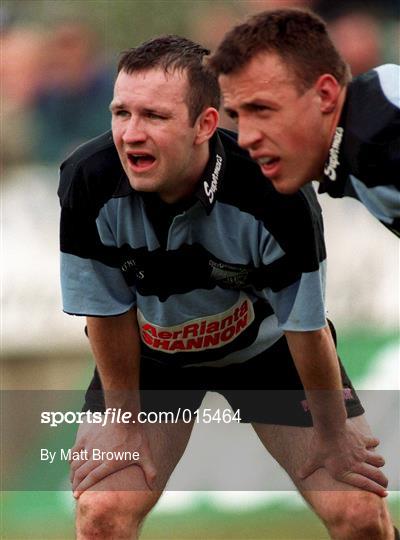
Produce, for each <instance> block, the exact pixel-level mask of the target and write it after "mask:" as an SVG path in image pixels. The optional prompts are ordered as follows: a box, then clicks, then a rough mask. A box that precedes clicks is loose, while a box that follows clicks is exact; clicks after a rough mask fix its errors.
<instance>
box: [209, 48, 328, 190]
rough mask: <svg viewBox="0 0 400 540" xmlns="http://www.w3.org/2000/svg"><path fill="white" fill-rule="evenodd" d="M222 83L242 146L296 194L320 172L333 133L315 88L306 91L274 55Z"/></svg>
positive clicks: (279, 184)
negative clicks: (302, 90) (303, 90)
mask: <svg viewBox="0 0 400 540" xmlns="http://www.w3.org/2000/svg"><path fill="white" fill-rule="evenodd" d="M219 82H220V86H221V90H222V95H223V99H224V106H225V109H226V111H227V113H228V114H229V116H231V117H232V118H234V119H235V120H236V121H237V123H238V130H239V144H240V146H242V147H243V148H246V149H247V150H248V151H249V152H250V155H251V156H252V158H253V159H255V160H257V161H258V163H259V165H260V167H261V170H262V172H263V174H264V175H265V176H266V177H268V178H269V179H270V180H271V182H272V183H273V185H274V187H275V188H276V189H277V190H278V191H280V192H281V193H294V192H295V191H297V190H298V189H299V188H300V187H301V186H302V185H304V184H305V183H307V182H308V181H310V180H315V179H317V177H318V176H320V174H321V172H322V169H323V165H324V162H325V157H326V154H327V152H328V148H329V133H330V132H329V129H328V125H327V122H326V119H325V118H324V115H323V114H322V113H321V110H320V97H319V95H318V92H317V91H316V90H315V88H314V87H312V88H311V89H309V90H307V91H305V92H304V93H302V92H301V91H300V90H299V88H298V87H299V85H298V84H296V81H295V78H294V75H293V74H292V73H291V71H290V68H287V67H285V65H284V64H283V61H282V60H281V59H280V58H279V56H278V55H277V54H272V53H261V54H259V55H257V56H255V57H254V58H253V59H252V60H251V61H250V62H249V63H248V64H247V65H246V66H245V67H244V68H243V69H241V70H240V71H238V72H237V73H232V74H228V75H221V76H220V77H219Z"/></svg>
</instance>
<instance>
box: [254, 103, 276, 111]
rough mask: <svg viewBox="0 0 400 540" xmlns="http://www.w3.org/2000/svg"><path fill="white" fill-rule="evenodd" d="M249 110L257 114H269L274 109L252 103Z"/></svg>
mask: <svg viewBox="0 0 400 540" xmlns="http://www.w3.org/2000/svg"><path fill="white" fill-rule="evenodd" d="M248 108H249V110H250V111H252V112H255V113H269V112H271V111H272V110H273V109H272V107H269V106H268V105H264V104H261V103H251V104H250V105H249V107H248Z"/></svg>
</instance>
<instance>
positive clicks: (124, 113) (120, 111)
mask: <svg viewBox="0 0 400 540" xmlns="http://www.w3.org/2000/svg"><path fill="white" fill-rule="evenodd" d="M112 115H113V116H118V117H120V118H124V117H126V116H129V113H128V111H126V110H125V109H117V110H115V111H112Z"/></svg>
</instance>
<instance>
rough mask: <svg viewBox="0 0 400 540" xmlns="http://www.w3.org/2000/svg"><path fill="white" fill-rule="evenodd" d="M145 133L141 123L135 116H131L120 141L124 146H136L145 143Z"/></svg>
mask: <svg viewBox="0 0 400 540" xmlns="http://www.w3.org/2000/svg"><path fill="white" fill-rule="evenodd" d="M146 138H147V133H146V130H145V126H144V124H143V121H142V120H141V119H140V118H138V117H135V116H131V118H130V119H129V121H128V122H127V123H126V124H125V129H124V132H123V134H122V140H123V141H124V143H126V144H137V143H141V142H145V141H146Z"/></svg>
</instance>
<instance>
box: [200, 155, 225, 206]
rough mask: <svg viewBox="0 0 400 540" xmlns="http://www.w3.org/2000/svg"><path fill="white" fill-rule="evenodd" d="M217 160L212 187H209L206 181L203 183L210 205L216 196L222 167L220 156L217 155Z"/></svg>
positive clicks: (212, 176) (212, 177)
mask: <svg viewBox="0 0 400 540" xmlns="http://www.w3.org/2000/svg"><path fill="white" fill-rule="evenodd" d="M215 158H216V163H215V168H214V171H213V173H212V175H211V186H209V185H208V182H206V181H204V182H203V185H204V191H205V192H206V195H207V197H208V200H209V201H210V203H212V202H213V200H214V194H215V192H216V191H217V189H218V179H219V173H220V172H221V167H222V157H221V156H220V155H219V154H217V155H216V156H215Z"/></svg>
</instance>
